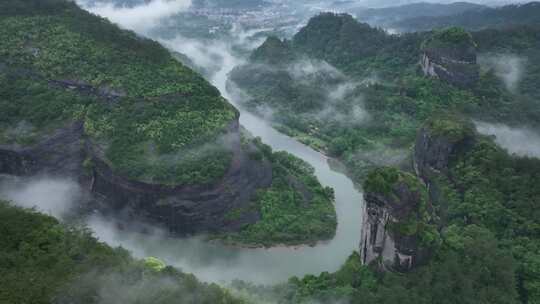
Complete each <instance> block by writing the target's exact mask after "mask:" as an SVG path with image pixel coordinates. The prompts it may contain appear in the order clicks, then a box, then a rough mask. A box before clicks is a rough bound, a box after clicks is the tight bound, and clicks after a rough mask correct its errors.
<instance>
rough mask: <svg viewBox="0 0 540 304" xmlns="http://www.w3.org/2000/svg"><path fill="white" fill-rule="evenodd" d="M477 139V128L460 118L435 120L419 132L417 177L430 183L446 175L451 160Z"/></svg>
mask: <svg viewBox="0 0 540 304" xmlns="http://www.w3.org/2000/svg"><path fill="white" fill-rule="evenodd" d="M473 142H474V127H473V126H472V125H470V124H467V123H465V122H463V121H462V120H461V119H459V118H445V119H432V120H430V121H428V122H427V123H426V124H425V125H424V126H423V127H422V128H421V129H420V131H419V132H418V134H417V136H416V142H415V146H414V152H413V153H414V155H413V165H414V168H415V171H416V174H417V176H419V177H420V178H422V179H423V180H424V181H425V182H427V183H429V180H430V179H431V177H433V175H434V174H438V173H443V174H445V173H446V172H447V170H448V165H449V162H450V160H451V159H452V158H453V157H454V156H455V155H456V154H457V153H459V152H460V151H462V150H464V149H466V148H467V147H469V146H470V145H471V144H472V143H473Z"/></svg>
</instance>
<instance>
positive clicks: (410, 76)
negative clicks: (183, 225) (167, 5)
mask: <svg viewBox="0 0 540 304" xmlns="http://www.w3.org/2000/svg"><path fill="white" fill-rule="evenodd" d="M539 34H540V31H539V30H538V28H537V27H533V26H515V27H505V28H495V29H485V30H481V31H477V32H472V33H470V32H467V31H466V30H464V29H462V28H456V27H453V28H447V29H444V30H437V31H432V32H424V33H411V34H403V35H400V36H393V35H388V34H386V33H384V32H382V31H379V30H377V29H374V28H371V27H369V26H368V25H366V24H360V23H358V22H357V21H356V20H354V19H353V18H352V17H350V16H347V15H339V14H338V15H336V14H330V13H325V14H321V15H319V16H317V17H314V18H313V19H312V20H310V22H309V23H308V24H307V26H306V27H305V28H303V29H301V30H300V31H299V32H298V34H297V35H296V36H294V37H293V39H292V40H290V41H288V40H286V41H282V42H281V43H280V42H279V41H278V40H276V38H269V40H268V41H267V43H265V44H263V45H262V46H261V47H260V48H259V49H258V50H256V51H254V53H253V55H252V58H251V62H249V63H248V64H246V65H245V66H241V67H239V68H237V69H236V70H235V71H233V73H232V76H231V80H232V81H234V83H236V85H238V86H239V87H240V88H243V89H245V90H246V92H247V95H248V96H247V98H246V100H245V103H246V106H248V107H249V108H250V109H252V111H254V112H259V113H265V114H266V112H265V111H266V106H270V107H271V109H273V111H274V112H273V113H272V116H271V117H272V119H273V120H274V122H275V123H276V125H277V126H278V127H279V128H280V129H281V130H283V131H285V132H288V133H289V134H291V135H293V136H296V137H297V138H299V139H300V140H302V141H304V142H305V143H307V144H310V145H311V146H313V147H315V148H318V149H321V150H323V151H326V152H327V153H330V154H331V155H334V156H336V157H338V158H340V159H341V160H342V161H343V162H344V163H345V164H346V167H347V169H348V171H349V173H350V174H351V175H352V176H353V177H354V178H355V180H356V181H357V182H358V183H362V185H363V190H364V198H365V201H366V204H367V205H366V210H365V213H364V221H365V222H364V225H365V226H364V227H363V231H364V233H363V236H362V237H363V239H362V244H361V245H360V254H359V255H353V256H351V258H350V260H349V261H348V262H347V263H346V264H345V265H344V266H343V268H342V269H341V270H340V271H338V272H336V273H333V274H329V273H323V274H322V275H320V276H318V277H317V276H306V277H304V278H300V279H297V278H294V279H292V280H290V281H289V283H288V284H286V285H284V286H280V287H276V288H270V289H263V290H262V291H261V290H260V289H255V290H256V291H257V292H260V293H261V294H262V296H263V297H265V296H269V295H271V296H278V297H281V298H282V299H283V301H284V302H285V303H288V302H290V303H301V302H302V301H306V300H313V301H320V302H322V303H334V302H335V301H337V299H347V300H349V301H350V302H351V303H395V302H400V303H483V302H485V303H520V302H521V303H535V302H536V301H537V298H538V290H537V288H536V286H537V282H538V279H539V277H538V272H537V271H536V269H537V267H536V266H534V265H536V263H537V262H538V261H537V259H538V258H537V257H538V248H537V245H536V243H538V235H537V233H536V228H535V227H536V226H537V225H538V219H537V216H535V215H534V214H533V212H532V211H531V210H533V209H534V206H535V205H536V204H538V202H539V201H538V199H539V197H540V195H539V193H538V189H537V187H535V186H533V184H534V183H537V182H538V179H539V176H538V174H537V171H538V166H539V165H540V163H539V160H538V159H531V158H520V157H517V156H515V155H509V154H508V153H507V152H506V151H504V150H503V149H502V148H500V147H498V146H497V145H496V144H495V143H494V142H493V139H492V138H488V137H484V136H482V135H479V134H478V133H477V131H475V127H474V125H473V123H472V122H471V121H470V119H471V118H473V119H480V120H487V121H497V122H504V123H507V124H510V125H528V126H531V127H533V128H536V129H537V128H538V121H540V120H539V119H540V112H539V104H538V102H537V96H538V90H537V89H535V88H534V85H532V83H538V82H539V81H540V74H539V73H538V66H540V62H539V60H538V55H539V52H538V50H539V49H540V48H539V47H540V36H539ZM272 54H279V56H275V57H270V58H265V56H272ZM284 54H287V55H286V56H284ZM283 58H284V60H279V59H283ZM512 58H518V59H516V61H515V62H514V61H512ZM525 58H526V59H525ZM521 60H523V61H521ZM500 61H506V62H505V63H508V64H507V65H506V66H505V68H504V69H503V68H502V67H501V66H500V65H497V64H495V62H499V64H500ZM516 62H517V63H516ZM525 62H526V63H525ZM513 63H515V64H513ZM521 64H523V65H521ZM513 69H519V73H520V74H519V75H520V76H519V77H518V78H516V79H509V78H505V77H503V76H504V75H507V73H512V71H514V70H513ZM503 70H504V71H506V73H503V72H502V71H503ZM245 75H249V76H245ZM400 155H401V156H402V157H399V156H400ZM381 166H382V167H381ZM388 166H390V167H388ZM400 170H401V171H400ZM426 186H427V187H426ZM381 236H384V237H381ZM487 252H489V254H486V253H487ZM359 261H360V262H359ZM361 263H365V264H369V265H367V267H366V266H362V265H361ZM396 272H397V273H403V272H404V273H406V274H405V275H404V274H396ZM493 278H497V279H493ZM242 287H243V288H246V289H248V290H253V288H252V287H250V286H245V285H244V286H242ZM448 290H453V292H452V293H451V295H448Z"/></svg>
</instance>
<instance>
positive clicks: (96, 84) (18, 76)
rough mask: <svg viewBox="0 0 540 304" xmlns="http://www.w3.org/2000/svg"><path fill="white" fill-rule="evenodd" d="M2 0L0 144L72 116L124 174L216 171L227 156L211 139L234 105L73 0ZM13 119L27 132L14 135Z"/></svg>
mask: <svg viewBox="0 0 540 304" xmlns="http://www.w3.org/2000/svg"><path fill="white" fill-rule="evenodd" d="M5 5H7V6H8V7H17V8H18V9H17V10H15V11H13V10H12V8H6V11H7V12H8V13H7V14H5V16H4V17H3V18H2V19H1V20H0V57H1V58H2V60H1V62H0V87H1V89H2V90H1V93H0V94H2V95H1V97H2V98H1V99H0V103H1V105H2V108H3V109H4V111H2V113H1V114H0V115H1V116H2V118H5V119H2V120H1V123H0V128H1V129H2V132H1V133H0V140H2V142H11V143H13V142H15V143H22V144H31V143H33V142H34V141H33V140H32V138H37V137H38V135H43V134H47V133H48V132H50V130H52V129H54V128H58V127H60V126H62V125H65V124H66V123H67V122H69V121H73V120H78V121H84V127H85V133H86V135H88V136H89V137H90V139H91V140H92V142H94V143H95V144H96V145H98V146H100V147H101V148H102V149H103V150H104V151H105V157H106V160H107V161H108V162H109V164H110V165H111V167H112V168H113V169H114V170H115V171H117V172H118V173H120V174H123V175H125V176H127V177H129V178H132V179H136V180H142V181H146V182H153V183H164V184H173V185H177V184H195V183H206V182H210V181H213V180H215V179H217V178H219V177H221V176H223V174H224V173H225V171H226V169H227V168H228V166H229V163H230V160H231V155H230V152H228V151H227V149H226V148H225V146H224V145H223V144H222V143H221V142H219V137H220V135H221V134H223V133H224V132H226V129H227V127H228V126H229V125H230V124H231V122H232V121H233V120H235V119H236V118H237V115H238V113H237V111H236V110H235V109H234V108H233V107H232V106H231V105H230V104H228V103H227V101H226V100H224V99H223V98H222V97H221V96H220V94H219V91H218V90H217V89H216V88H214V87H213V86H211V85H210V84H208V83H207V82H206V81H205V80H204V79H203V78H202V77H201V76H199V75H197V74H196V73H195V72H193V71H192V70H190V69H188V68H187V67H185V66H183V65H182V64H180V63H179V62H177V61H176V60H175V59H174V58H173V57H172V56H171V54H169V52H168V51H167V50H166V49H165V48H163V47H161V46H160V45H159V44H158V43H157V42H154V41H151V40H148V39H144V38H141V37H138V36H137V35H136V34H134V33H132V32H129V31H124V30H120V29H119V28H118V27H116V26H114V25H112V24H111V23H110V22H108V21H107V20H105V19H102V18H99V17H97V16H94V15H92V14H90V13H87V12H85V11H83V10H81V9H79V8H78V7H77V6H76V5H75V4H73V3H70V2H66V1H54V0H46V1H34V0H32V1H16V0H13V1H8V3H6V4H2V5H1V7H0V8H4V6H5ZM6 11H4V10H2V13H0V14H2V15H4V13H5V12H6ZM18 124H21V125H28V126H29V127H28V128H26V131H28V132H26V133H25V132H22V134H21V136H19V135H18V133H17V132H16V131H18V130H13V126H16V125H18ZM19 133H20V132H19ZM209 143H214V144H212V145H211V146H212V147H209V145H208V144H209ZM201 151H202V153H201ZM180 155H181V156H180Z"/></svg>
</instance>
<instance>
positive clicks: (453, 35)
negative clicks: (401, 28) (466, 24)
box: [422, 27, 476, 48]
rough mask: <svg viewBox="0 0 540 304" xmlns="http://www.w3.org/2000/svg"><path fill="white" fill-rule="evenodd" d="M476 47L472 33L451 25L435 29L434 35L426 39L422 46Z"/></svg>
mask: <svg viewBox="0 0 540 304" xmlns="http://www.w3.org/2000/svg"><path fill="white" fill-rule="evenodd" d="M455 46H460V47H471V46H472V47H475V46H476V43H475V42H474V40H473V39H472V35H471V33H469V32H467V31H466V30H464V29H463V28H460V27H451V28H447V29H443V30H435V31H434V33H433V35H432V36H431V37H430V39H428V40H427V41H425V42H424V43H423V45H422V48H444V47H455Z"/></svg>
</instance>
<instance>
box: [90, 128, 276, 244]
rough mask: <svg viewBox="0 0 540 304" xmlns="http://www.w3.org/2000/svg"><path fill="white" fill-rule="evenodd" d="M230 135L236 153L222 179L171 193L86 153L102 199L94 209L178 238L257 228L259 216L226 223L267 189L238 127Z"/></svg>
mask: <svg viewBox="0 0 540 304" xmlns="http://www.w3.org/2000/svg"><path fill="white" fill-rule="evenodd" d="M229 131H230V138H232V140H231V142H230V144H231V148H232V149H233V150H234V156H233V160H232V163H231V166H230V168H229V169H228V171H227V173H226V174H225V176H224V177H223V178H222V179H220V180H218V181H216V182H214V183H212V184H207V185H190V186H178V187H173V186H165V185H158V184H148V183H143V182H138V181H130V180H127V179H125V178H124V177H122V176H119V175H116V174H114V172H112V170H111V169H110V168H109V167H108V166H107V165H106V163H105V161H104V160H102V159H101V158H100V155H99V153H95V150H94V149H93V148H92V147H90V148H89V150H90V151H91V154H92V159H93V162H94V164H95V165H94V169H93V181H92V184H91V190H92V192H93V193H95V194H97V195H98V197H99V198H100V199H98V200H97V201H98V208H108V207H112V208H113V209H114V210H123V209H127V210H128V211H129V212H131V213H132V214H133V215H135V216H141V217H143V218H146V219H150V220H153V221H155V222H158V223H164V224H165V225H166V226H167V227H168V228H169V229H170V230H171V231H173V232H177V233H182V234H184V233H196V232H208V231H210V232H217V231H219V232H224V231H234V230H238V229H240V228H241V227H242V226H243V225H245V224H249V223H254V222H256V221H257V220H259V214H258V213H257V212H255V211H253V212H243V213H242V216H241V217H240V218H235V220H229V219H227V216H226V214H227V213H228V212H229V211H231V210H234V209H238V208H245V209H248V208H246V207H248V206H249V204H250V201H251V197H252V195H253V194H254V193H255V191H256V190H257V189H260V188H265V187H268V186H270V184H271V182H272V170H271V165H270V164H269V163H263V162H260V161H255V160H253V159H250V158H249V155H248V153H247V152H246V151H244V150H243V149H242V147H241V145H240V133H239V131H238V121H235V122H234V123H233V124H232V126H231V129H230V130H229Z"/></svg>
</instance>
